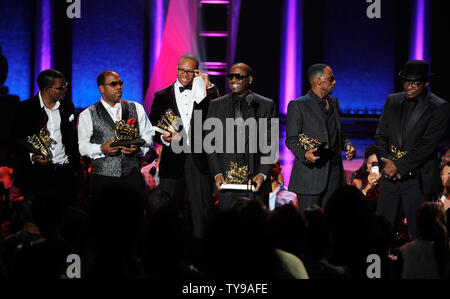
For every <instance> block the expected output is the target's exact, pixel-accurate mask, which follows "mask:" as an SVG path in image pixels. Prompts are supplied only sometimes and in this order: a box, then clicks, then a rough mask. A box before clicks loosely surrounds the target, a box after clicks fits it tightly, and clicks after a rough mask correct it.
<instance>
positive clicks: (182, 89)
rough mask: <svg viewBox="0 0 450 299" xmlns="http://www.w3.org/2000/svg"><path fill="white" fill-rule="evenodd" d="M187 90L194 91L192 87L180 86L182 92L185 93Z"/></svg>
mask: <svg viewBox="0 0 450 299" xmlns="http://www.w3.org/2000/svg"><path fill="white" fill-rule="evenodd" d="M186 89H189V90H192V85H188V86H186V87H184V86H180V92H183V91H185V90H186Z"/></svg>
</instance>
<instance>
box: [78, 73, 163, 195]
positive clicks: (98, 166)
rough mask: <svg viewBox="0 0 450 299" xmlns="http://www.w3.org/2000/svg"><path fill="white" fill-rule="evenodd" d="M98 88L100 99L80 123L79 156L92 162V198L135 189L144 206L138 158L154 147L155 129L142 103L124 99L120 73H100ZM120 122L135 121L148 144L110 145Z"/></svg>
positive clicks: (143, 187) (143, 188) (81, 118)
mask: <svg viewBox="0 0 450 299" xmlns="http://www.w3.org/2000/svg"><path fill="white" fill-rule="evenodd" d="M97 86H98V89H99V91H100V94H101V98H100V100H99V101H98V102H97V103H95V104H94V105H92V106H90V107H89V108H87V109H85V110H84V111H83V112H81V113H80V117H79V123H78V137H79V148H80V154H81V155H83V156H88V157H90V158H91V159H92V174H93V175H92V193H93V196H94V197H96V198H99V197H100V196H101V195H102V193H103V192H104V190H105V189H107V188H108V187H110V186H123V187H124V188H128V189H129V190H133V191H134V192H135V194H136V195H137V197H138V198H139V199H141V200H142V203H143V200H144V193H145V184H144V179H143V177H142V174H141V172H140V167H139V162H138V155H139V154H143V155H145V154H146V153H147V152H148V150H149V148H150V146H151V145H152V141H153V135H154V134H155V133H154V130H153V127H152V125H151V123H150V121H149V119H148V117H147V114H146V113H145V111H144V107H143V106H142V105H141V104H139V103H136V102H133V101H128V100H125V99H122V91H123V86H124V82H123V81H122V80H121V78H120V76H119V74H117V73H116V72H114V71H104V72H101V73H100V74H99V75H98V77H97ZM120 120H124V121H125V123H129V122H130V120H132V121H133V120H134V123H135V128H136V129H137V130H138V133H139V134H140V135H141V138H142V139H144V140H145V141H146V143H145V144H144V145H142V147H139V146H138V145H134V144H133V145H130V146H129V147H126V146H112V145H111V144H112V143H113V142H114V136H113V131H114V127H115V123H116V122H117V121H120ZM124 200H126V199H124Z"/></svg>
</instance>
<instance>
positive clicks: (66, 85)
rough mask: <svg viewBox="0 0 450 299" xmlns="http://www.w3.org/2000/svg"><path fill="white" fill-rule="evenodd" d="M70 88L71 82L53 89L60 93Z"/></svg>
mask: <svg viewBox="0 0 450 299" xmlns="http://www.w3.org/2000/svg"><path fill="white" fill-rule="evenodd" d="M68 86H69V82H66V83H64V84H63V85H61V86H60V87H52V88H53V89H56V90H59V91H63V90H64V89H66V88H67V87H68Z"/></svg>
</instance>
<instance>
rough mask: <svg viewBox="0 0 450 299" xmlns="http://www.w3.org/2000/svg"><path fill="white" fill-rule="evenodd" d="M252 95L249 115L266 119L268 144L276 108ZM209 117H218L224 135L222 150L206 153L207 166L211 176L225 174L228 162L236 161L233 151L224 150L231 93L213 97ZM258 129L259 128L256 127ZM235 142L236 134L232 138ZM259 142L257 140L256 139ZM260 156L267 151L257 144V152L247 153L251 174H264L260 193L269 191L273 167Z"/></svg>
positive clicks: (265, 100) (231, 109) (263, 99)
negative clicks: (264, 177)
mask: <svg viewBox="0 0 450 299" xmlns="http://www.w3.org/2000/svg"><path fill="white" fill-rule="evenodd" d="M252 95H253V100H252V104H251V110H252V111H251V112H250V115H251V117H253V116H256V117H255V118H256V120H257V122H258V119H261V118H267V119H268V122H267V124H268V127H267V140H268V141H267V143H266V144H268V145H269V144H270V143H269V142H270V136H271V134H270V131H271V126H270V124H271V122H270V120H271V119H272V118H276V117H277V110H276V107H275V104H274V102H273V101H272V100H271V99H268V98H265V97H263V96H261V95H259V94H256V93H252ZM210 117H215V118H218V119H219V120H220V121H221V122H222V126H223V136H224V140H223V152H222V153H219V152H213V153H210V154H208V163H209V168H210V171H211V174H212V176H213V177H215V176H216V175H218V174H220V173H222V174H223V175H224V176H225V173H226V171H227V170H228V168H229V166H230V162H236V160H237V157H236V154H235V153H234V152H233V153H227V152H226V143H227V140H226V137H225V136H226V119H227V118H231V119H234V108H233V98H232V94H227V95H225V96H223V97H221V98H218V99H215V100H213V101H211V104H210V105H209V110H208V118H210ZM258 130H259V128H258ZM209 132H210V131H207V133H209ZM258 136H259V137H258V138H260V137H261V134H258ZM234 140H235V141H234V142H236V136H235V139H234ZM245 140H246V143H247V144H248V141H249V136H247V135H246V136H245ZM257 142H259V140H258V141H257ZM276 143H277V144H278V140H276ZM262 156H269V153H267V154H263V153H261V152H260V150H259V146H258V150H257V153H250V154H249V162H250V163H249V164H250V165H249V168H250V172H251V173H252V174H253V175H256V174H258V173H262V174H264V175H266V180H265V181H264V184H263V186H262V187H261V189H260V190H261V192H262V193H270V192H271V189H270V188H271V184H270V171H271V170H272V167H273V163H274V162H275V161H271V163H270V164H261V157H262Z"/></svg>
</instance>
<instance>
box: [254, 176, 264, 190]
mask: <svg viewBox="0 0 450 299" xmlns="http://www.w3.org/2000/svg"><path fill="white" fill-rule="evenodd" d="M252 181H253V182H255V183H256V187H255V190H254V191H253V192H258V191H259V189H260V188H261V186H262V184H263V182H264V177H263V176H262V175H261V174H257V175H255V176H254V177H253V179H252Z"/></svg>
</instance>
